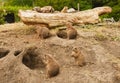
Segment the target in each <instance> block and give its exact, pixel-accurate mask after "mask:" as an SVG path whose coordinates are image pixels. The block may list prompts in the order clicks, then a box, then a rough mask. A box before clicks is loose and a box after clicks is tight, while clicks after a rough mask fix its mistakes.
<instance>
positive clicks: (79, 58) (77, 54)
mask: <svg viewBox="0 0 120 83" xmlns="http://www.w3.org/2000/svg"><path fill="white" fill-rule="evenodd" d="M71 56H72V57H74V58H75V63H76V65H78V66H83V65H85V57H84V56H83V54H82V53H81V51H80V50H79V49H78V48H73V51H72V54H71Z"/></svg>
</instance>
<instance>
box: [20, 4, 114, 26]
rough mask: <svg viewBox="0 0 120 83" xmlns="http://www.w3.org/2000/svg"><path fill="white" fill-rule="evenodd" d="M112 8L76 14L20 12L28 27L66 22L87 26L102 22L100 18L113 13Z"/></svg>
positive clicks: (100, 8) (60, 24)
mask: <svg viewBox="0 0 120 83" xmlns="http://www.w3.org/2000/svg"><path fill="white" fill-rule="evenodd" d="M111 12H112V9H111V7H108V6H104V7H97V8H93V9H89V10H85V11H80V12H76V13H61V12H59V13H38V12H36V11H32V10H30V11H28V10H24V11H23V10H19V14H18V15H19V17H20V19H21V20H22V21H23V22H24V23H25V24H27V25H34V24H44V25H47V26H49V28H51V27H56V26H63V25H65V24H66V22H71V23H73V24H87V23H98V22H100V18H99V16H100V15H102V14H106V13H111Z"/></svg>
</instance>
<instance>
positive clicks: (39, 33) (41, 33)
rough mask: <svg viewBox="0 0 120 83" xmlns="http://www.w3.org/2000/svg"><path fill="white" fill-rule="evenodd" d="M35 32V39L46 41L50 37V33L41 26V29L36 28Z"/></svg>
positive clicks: (39, 27)
mask: <svg viewBox="0 0 120 83" xmlns="http://www.w3.org/2000/svg"><path fill="white" fill-rule="evenodd" d="M36 32H37V38H41V39H46V38H48V37H50V31H49V29H48V28H47V27H45V26H43V27H42V26H37V27H36Z"/></svg>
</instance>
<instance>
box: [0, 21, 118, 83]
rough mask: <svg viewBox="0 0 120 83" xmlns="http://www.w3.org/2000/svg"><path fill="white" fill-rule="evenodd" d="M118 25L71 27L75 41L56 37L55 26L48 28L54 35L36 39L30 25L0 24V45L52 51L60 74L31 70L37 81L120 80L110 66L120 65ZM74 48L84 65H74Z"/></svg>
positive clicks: (108, 82)
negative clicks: (75, 30)
mask: <svg viewBox="0 0 120 83" xmlns="http://www.w3.org/2000/svg"><path fill="white" fill-rule="evenodd" d="M117 24H118V23H116V24H115V23H114V24H109V25H108V24H106V25H104V26H101V25H84V26H83V25H81V26H74V28H76V29H77V31H78V37H77V39H75V40H67V39H61V38H58V37H57V36H56V35H55V32H56V30H57V29H53V30H51V33H53V34H54V35H53V36H52V37H50V38H48V39H45V40H41V39H36V38H35V35H36V33H35V32H34V28H33V27H32V26H26V25H24V24H23V23H14V24H5V25H0V47H1V48H8V49H10V50H12V49H16V50H17V49H21V48H24V47H25V46H26V45H33V44H34V45H36V46H37V47H38V48H39V50H40V52H41V55H42V54H44V53H49V54H52V55H53V56H54V58H55V59H56V60H57V61H58V62H59V64H60V74H59V75H58V76H56V77H53V78H50V79H46V77H45V69H41V68H35V69H31V70H32V71H31V72H34V73H36V74H37V76H38V77H39V79H40V80H41V82H40V83H120V80H117V79H116V77H115V76H116V73H120V71H118V70H116V69H115V68H114V67H113V64H120V27H119V26H118V25H117ZM73 47H78V48H80V49H81V51H82V53H83V55H84V56H85V61H86V65H85V66H83V67H79V66H76V65H75V63H74V59H73V58H72V57H70V54H71V52H72V48H73ZM27 68H29V67H27ZM0 83H2V81H1V82H0ZM8 83H9V82H8ZM18 83H19V82H18Z"/></svg>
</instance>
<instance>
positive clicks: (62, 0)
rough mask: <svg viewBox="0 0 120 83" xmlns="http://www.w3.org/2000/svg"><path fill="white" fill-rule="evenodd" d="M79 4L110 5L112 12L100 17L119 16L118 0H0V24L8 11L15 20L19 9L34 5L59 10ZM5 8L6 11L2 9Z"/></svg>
mask: <svg viewBox="0 0 120 83" xmlns="http://www.w3.org/2000/svg"><path fill="white" fill-rule="evenodd" d="M78 3H79V5H80V10H86V9H91V8H94V7H98V6H104V5H108V6H111V7H112V9H113V12H112V13H110V14H107V15H103V16H102V17H114V19H115V20H116V21H117V20H119V18H120V7H119V6H120V0H0V5H1V7H0V12H1V13H0V18H1V19H0V24H1V23H4V15H6V14H7V13H8V12H9V13H10V12H13V13H15V17H16V19H15V20H16V21H18V20H19V18H18V16H17V12H18V10H19V9H31V7H34V6H40V7H42V6H46V5H51V6H53V7H54V8H55V9H56V10H61V9H62V8H63V7H64V6H68V7H69V8H70V7H72V8H75V9H77V4H78ZM4 10H6V11H4Z"/></svg>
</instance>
